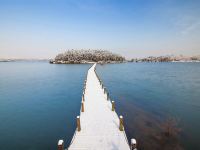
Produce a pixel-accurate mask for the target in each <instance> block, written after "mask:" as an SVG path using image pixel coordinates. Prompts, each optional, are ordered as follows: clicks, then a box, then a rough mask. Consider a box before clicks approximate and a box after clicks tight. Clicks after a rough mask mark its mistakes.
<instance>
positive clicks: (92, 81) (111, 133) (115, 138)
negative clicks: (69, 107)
mask: <svg viewBox="0 0 200 150" xmlns="http://www.w3.org/2000/svg"><path fill="white" fill-rule="evenodd" d="M95 67H96V64H94V65H93V66H92V67H91V68H90V69H89V70H88V74H87V80H86V83H85V90H84V92H83V93H84V99H83V104H82V105H84V112H82V111H80V129H78V127H77V130H76V131H75V133H74V137H73V139H72V141H71V144H70V146H69V148H68V149H69V150H98V149H101V150H130V147H129V144H128V141H127V138H126V134H125V131H120V129H119V124H120V120H119V117H118V116H117V114H116V112H115V111H112V103H111V101H110V100H107V96H108V95H107V93H106V92H105V91H104V88H102V85H101V82H100V81H99V78H98V76H97V74H96V72H95ZM78 124H79V123H78ZM122 129H123V128H122ZM78 130H80V131H78Z"/></svg>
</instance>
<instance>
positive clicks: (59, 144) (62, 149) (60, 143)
mask: <svg viewBox="0 0 200 150" xmlns="http://www.w3.org/2000/svg"><path fill="white" fill-rule="evenodd" d="M58 150H64V141H63V140H59V141H58Z"/></svg>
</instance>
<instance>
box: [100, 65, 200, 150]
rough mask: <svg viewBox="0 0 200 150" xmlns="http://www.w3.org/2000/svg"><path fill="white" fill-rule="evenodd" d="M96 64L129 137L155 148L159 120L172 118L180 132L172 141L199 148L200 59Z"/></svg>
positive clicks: (189, 148) (159, 128) (147, 147)
mask: <svg viewBox="0 0 200 150" xmlns="http://www.w3.org/2000/svg"><path fill="white" fill-rule="evenodd" d="M97 68H98V69H97V72H98V73H99V75H100V77H101V78H102V80H103V81H104V83H105V85H106V86H107V88H108V90H109V92H110V95H111V97H112V99H113V100H115V101H116V105H117V106H116V107H117V113H118V114H122V115H123V116H124V118H125V124H126V132H127V135H128V138H129V139H130V138H132V137H135V138H136V139H139V142H140V143H142V144H143V145H145V147H143V148H145V149H152V148H154V147H155V148H157V146H156V144H155V140H154V138H155V137H157V136H158V135H159V134H160V133H159V132H161V131H162V130H161V129H162V126H164V125H163V124H164V123H165V122H166V120H176V123H177V128H178V129H181V132H179V136H180V137H179V136H177V139H173V141H176V142H177V145H179V146H181V147H182V148H185V149H188V150H193V149H200V144H199V135H200V129H199V127H200V63H126V64H110V65H98V67H97ZM171 118H172V119H171ZM179 142H180V143H179ZM162 144H163V143H162ZM173 144H175V143H173ZM175 145H176V144H175ZM162 147H163V146H162Z"/></svg>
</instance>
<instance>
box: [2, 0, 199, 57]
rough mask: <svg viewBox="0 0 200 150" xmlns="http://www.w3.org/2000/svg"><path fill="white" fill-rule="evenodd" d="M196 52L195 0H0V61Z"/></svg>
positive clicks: (143, 55) (196, 15) (196, 11)
mask: <svg viewBox="0 0 200 150" xmlns="http://www.w3.org/2000/svg"><path fill="white" fill-rule="evenodd" d="M66 49H106V50H110V51H113V52H116V53H119V54H122V55H124V56H126V57H128V58H131V57H145V56H149V55H156V56H157V55H166V54H175V55H177V54H183V55H199V54H200V0H0V58H2V57H4V58H5V57H6V58H8V57H12V58H13V57H15V58H51V57H54V56H55V55H56V54H57V53H59V52H63V51H64V50H66Z"/></svg>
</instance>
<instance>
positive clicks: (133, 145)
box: [131, 139, 137, 150]
mask: <svg viewBox="0 0 200 150" xmlns="http://www.w3.org/2000/svg"><path fill="white" fill-rule="evenodd" d="M131 150H137V142H136V139H131Z"/></svg>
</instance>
